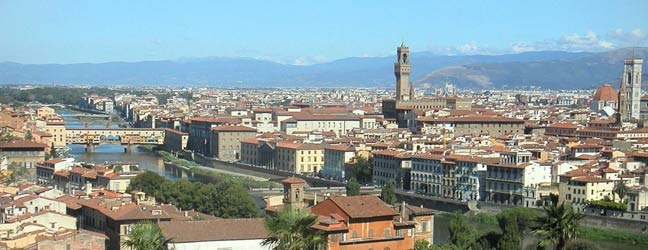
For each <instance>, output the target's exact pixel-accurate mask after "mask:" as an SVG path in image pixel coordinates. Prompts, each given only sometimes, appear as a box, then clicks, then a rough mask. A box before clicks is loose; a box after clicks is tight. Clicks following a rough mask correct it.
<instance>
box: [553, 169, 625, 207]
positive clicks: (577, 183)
mask: <svg viewBox="0 0 648 250" xmlns="http://www.w3.org/2000/svg"><path fill="white" fill-rule="evenodd" d="M613 189H614V180H610V179H604V178H600V177H598V176H577V177H568V176H565V175H563V176H561V177H560V184H559V192H560V199H559V200H560V201H566V202H570V203H573V204H576V205H584V204H585V203H586V202H587V201H596V200H605V199H610V200H612V199H615V200H618V199H617V198H618V197H617V196H615V194H614V192H613V191H612V190H613Z"/></svg>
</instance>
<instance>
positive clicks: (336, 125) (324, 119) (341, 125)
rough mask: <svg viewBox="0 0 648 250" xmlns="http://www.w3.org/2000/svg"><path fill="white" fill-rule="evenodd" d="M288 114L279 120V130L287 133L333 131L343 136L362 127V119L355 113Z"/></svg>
mask: <svg viewBox="0 0 648 250" xmlns="http://www.w3.org/2000/svg"><path fill="white" fill-rule="evenodd" d="M288 114H290V116H291V117H290V118H288V119H285V120H283V121H281V131H282V132H286V133H287V134H293V133H295V132H312V131H331V132H335V134H336V135H337V136H344V135H347V134H348V133H349V132H350V131H351V130H353V129H356V128H361V127H362V126H361V123H362V119H361V118H360V117H358V116H357V115H355V114H312V113H308V112H295V113H288Z"/></svg>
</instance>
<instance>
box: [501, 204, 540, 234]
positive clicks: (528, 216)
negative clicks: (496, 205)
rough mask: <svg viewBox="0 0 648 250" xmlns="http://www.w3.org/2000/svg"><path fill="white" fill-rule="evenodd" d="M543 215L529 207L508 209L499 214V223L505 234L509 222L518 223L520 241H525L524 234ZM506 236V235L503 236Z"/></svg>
mask: <svg viewBox="0 0 648 250" xmlns="http://www.w3.org/2000/svg"><path fill="white" fill-rule="evenodd" d="M541 215H542V214H541V213H540V211H538V210H535V209H532V208H527V207H512V208H508V209H506V210H504V211H502V212H500V213H498V214H497V216H496V217H497V221H498V223H499V226H500V229H501V230H502V232H504V234H505V233H506V231H505V229H506V225H507V223H509V222H512V221H514V222H516V223H517V230H519V231H520V232H519V233H518V235H519V237H520V241H523V240H524V233H525V232H526V231H527V230H528V229H529V228H530V227H531V226H533V225H534V223H535V221H536V220H537V219H538V217H540V216H541ZM502 236H504V235H502Z"/></svg>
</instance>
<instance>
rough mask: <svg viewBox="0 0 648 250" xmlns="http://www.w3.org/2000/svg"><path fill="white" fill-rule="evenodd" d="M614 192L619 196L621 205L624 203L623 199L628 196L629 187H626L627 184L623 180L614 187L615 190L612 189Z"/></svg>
mask: <svg viewBox="0 0 648 250" xmlns="http://www.w3.org/2000/svg"><path fill="white" fill-rule="evenodd" d="M612 192H614V193H615V194H617V195H618V196H619V199H620V201H619V202H621V203H623V198H625V196H626V194H628V186H626V184H625V182H623V180H621V181H618V182H617V183H616V184H615V185H614V189H612ZM612 200H613V201H614V195H612Z"/></svg>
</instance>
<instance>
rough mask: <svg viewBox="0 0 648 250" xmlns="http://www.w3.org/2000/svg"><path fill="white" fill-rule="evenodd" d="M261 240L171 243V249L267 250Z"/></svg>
mask: <svg viewBox="0 0 648 250" xmlns="http://www.w3.org/2000/svg"><path fill="white" fill-rule="evenodd" d="M262 241H263V240H261V239H252V240H225V241H201V242H187V243H173V244H171V247H170V248H171V249H175V250H212V249H221V248H222V249H228V250H230V249H231V250H267V249H270V248H268V247H262V246H261V242H262Z"/></svg>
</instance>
